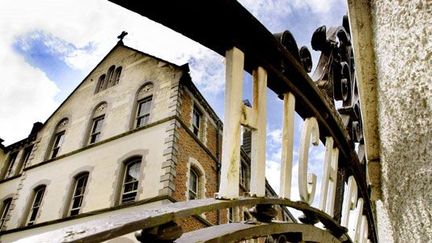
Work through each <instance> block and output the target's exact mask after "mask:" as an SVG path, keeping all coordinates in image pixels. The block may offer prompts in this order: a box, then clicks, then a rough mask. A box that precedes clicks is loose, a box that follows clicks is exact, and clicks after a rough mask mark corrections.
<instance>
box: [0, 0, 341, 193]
mask: <svg viewBox="0 0 432 243" xmlns="http://www.w3.org/2000/svg"><path fill="white" fill-rule="evenodd" d="M36 2H37V3H36ZM240 2H241V3H242V4H243V5H244V6H245V7H246V8H247V9H248V10H249V11H250V12H252V13H253V14H254V15H255V16H256V17H257V18H258V19H259V20H260V21H261V22H262V23H263V24H264V25H265V26H266V27H267V28H268V29H269V30H270V31H271V32H281V31H283V30H290V31H291V32H292V33H293V35H294V37H295V38H296V40H297V44H298V46H299V47H300V46H302V45H306V46H308V47H309V49H310V50H311V48H310V38H311V36H312V33H313V31H314V30H315V29H316V28H318V27H319V26H321V25H327V26H336V25H340V24H341V21H342V16H343V15H344V14H346V3H345V1H343V0H327V1H324V0H322V1H321V0H309V1H308V0H292V1H283V0H241V1H240ZM123 30H126V31H127V32H129V35H128V36H127V37H126V38H125V40H124V42H125V44H126V45H128V46H131V47H133V48H136V49H139V50H141V51H143V52H146V53H149V54H151V55H154V56H158V57H160V58H162V59H165V60H167V61H170V62H173V63H176V64H179V65H181V64H184V63H186V62H188V63H189V64H190V67H191V76H192V78H193V80H194V82H195V84H196V85H197V86H198V88H199V89H200V91H201V92H202V93H203V95H204V97H205V98H206V99H207V100H208V102H209V103H210V105H211V106H212V107H213V108H214V110H215V111H216V112H217V114H218V115H219V116H220V117H221V118H222V117H223V95H224V87H223V83H224V65H223V58H222V57H220V56H218V55H217V54H216V53H214V52H213V51H211V50H208V49H207V48H204V47H203V46H201V45H200V44H198V43H196V42H194V41H192V40H189V39H187V38H185V37H184V36H182V35H180V34H178V33H175V32H173V31H171V30H169V29H167V28H165V27H163V26H161V25H160V24H157V23H154V22H152V21H150V20H148V19H146V18H144V17H142V16H139V15H137V14H134V13H132V12H129V11H127V10H125V9H122V8H121V7H119V6H117V5H115V4H112V3H110V2H108V1H102V0H97V1H84V0H80V1H66V0H65V1H60V0H58V1H53V0H50V1H48V0H42V1H31V0H28V1H25V0H15V1H10V0H4V1H1V3H0V35H2V38H1V40H0V47H1V49H2V50H3V51H2V52H1V53H0V64H1V65H0V66H1V67H2V68H1V71H2V73H3V74H4V75H3V79H1V80H0V84H1V86H2V87H3V88H2V89H1V90H0V103H1V104H2V105H1V106H0V138H3V139H4V140H5V142H4V144H6V145H7V144H11V143H13V142H16V141H18V140H20V139H22V138H24V137H26V136H27V135H28V133H29V132H30V129H31V127H32V124H33V122H36V121H42V122H44V121H45V120H46V119H47V118H48V117H49V116H50V114H51V113H52V112H53V111H54V110H55V109H56V108H57V106H58V105H59V104H60V103H61V102H62V101H63V100H64V99H65V98H66V97H67V96H68V95H69V94H70V92H71V91H72V90H73V89H74V88H75V87H76V86H77V85H78V84H79V83H80V82H81V81H82V79H83V78H84V77H85V76H86V75H87V74H88V72H89V71H90V70H91V69H92V68H93V67H94V66H95V65H96V64H97V63H98V62H99V61H100V60H101V59H102V58H103V56H105V55H106V54H107V53H108V51H109V50H110V49H111V48H112V47H113V46H114V45H115V43H116V42H117V39H116V36H117V35H118V34H119V33H120V32H121V31H123ZM311 52H312V54H313V63H314V65H315V64H316V63H317V61H318V55H319V53H316V52H314V51H312V50H311ZM250 94H251V85H250V76H249V75H246V77H245V89H244V98H245V99H250ZM281 122H282V102H281V101H280V100H279V99H278V98H277V97H276V96H275V95H274V94H273V93H272V92H270V91H269V92H268V128H267V132H268V138H267V139H268V141H267V175H268V177H269V181H270V182H271V184H272V185H273V186H274V187H275V189H276V190H277V191H278V187H279V186H278V180H279V161H280V153H281V151H280V145H281V139H280V137H281ZM301 122H302V120H301V119H300V118H299V117H298V116H297V117H296V135H295V140H296V142H295V149H294V150H295V151H298V137H299V134H300V128H301ZM294 155H295V158H294V161H295V164H297V163H296V160H297V156H296V152H295V154H294ZM322 160H323V146H322V145H320V147H319V148H313V149H311V155H310V163H309V171H311V172H314V173H316V174H318V176H320V175H321V172H320V171H321V169H322ZM295 170H296V165H295V166H294V172H295V173H296V171H295ZM319 180H320V178H318V181H319ZM296 184H297V183H296V176H295V175H294V178H293V185H294V186H295V185H296ZM318 188H319V187H318ZM293 191H297V190H293ZM317 191H319V190H318V189H317ZM318 193H319V192H318ZM316 198H317V197H316Z"/></svg>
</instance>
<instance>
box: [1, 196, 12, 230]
mask: <svg viewBox="0 0 432 243" xmlns="http://www.w3.org/2000/svg"><path fill="white" fill-rule="evenodd" d="M11 204H12V197H9V198H6V199H4V200H3V203H2V210H1V214H0V230H2V229H3V226H5V222H6V219H7V216H8V213H9V210H10V206H11Z"/></svg>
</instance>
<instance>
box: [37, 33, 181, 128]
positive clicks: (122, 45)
mask: <svg viewBox="0 0 432 243" xmlns="http://www.w3.org/2000/svg"><path fill="white" fill-rule="evenodd" d="M119 47H123V48H127V49H129V50H132V51H135V52H137V53H140V54H143V55H146V56H149V57H152V58H154V59H156V60H158V61H162V62H166V63H168V64H170V65H173V66H175V67H177V68H182V67H181V66H178V65H177V64H174V63H171V62H168V61H166V60H163V59H161V58H158V57H155V56H153V55H150V54H148V53H145V52H142V51H139V50H137V49H134V48H132V47H129V46H126V45H124V44H123V42H122V41H119V42H117V44H116V45H115V46H114V47H113V48H112V49H111V50H110V51H109V52H108V53H107V54H106V55H105V56H104V57H103V58H102V60H101V61H100V62H99V63H98V64H97V65H96V66H95V67H94V68H93V69H92V70H91V71H90V72H89V73H88V74H87V76H85V77H84V78H83V80H82V81H81V83H80V84H79V85H78V86H77V87H76V88H75V89H74V90H73V91H72V92H71V93H70V94H69V95H68V97H66V99H65V100H64V101H63V102H62V103H61V104H60V105H59V106H58V107H57V109H56V110H55V111H54V112H53V113H52V114H51V115H50V116H49V117H48V119H46V121H45V122H44V123H43V124H44V125H45V124H47V122H48V121H49V120H50V119H51V118H52V117H53V115H54V114H55V113H56V112H57V111H58V110H59V109H60V107H62V106H63V104H65V103H66V101H68V100H69V98H70V97H72V95H73V94H74V93H75V92H76V91H77V90H78V89H79V87H81V85H83V83H84V81H85V80H86V79H87V78H88V77H89V76H90V75H91V74H92V73H93V72H94V71H95V70H96V69H97V68H98V67H99V66H100V65H101V64H102V63H103V62H104V61H105V60H106V59H107V58H108V57H109V56H110V54H111V53H113V52H114V51H115V50H116V49H117V48H119Z"/></svg>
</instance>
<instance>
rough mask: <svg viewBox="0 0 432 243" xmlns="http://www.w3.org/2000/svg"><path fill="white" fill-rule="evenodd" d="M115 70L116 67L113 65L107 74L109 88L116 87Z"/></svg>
mask: <svg viewBox="0 0 432 243" xmlns="http://www.w3.org/2000/svg"><path fill="white" fill-rule="evenodd" d="M114 69H115V66H114V65H112V66H111V67H110V68H109V69H108V72H107V83H108V84H107V88H109V87H111V86H113V85H114Z"/></svg>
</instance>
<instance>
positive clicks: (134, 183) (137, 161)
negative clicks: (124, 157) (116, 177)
mask: <svg viewBox="0 0 432 243" xmlns="http://www.w3.org/2000/svg"><path fill="white" fill-rule="evenodd" d="M135 164H138V168H139V174H138V176H137V177H138V178H133V176H131V177H132V180H131V181H126V179H127V175H128V174H129V171H130V168H131V167H132V166H133V165H135ZM141 164H142V158H141V157H136V158H132V159H130V160H128V161H127V162H126V163H124V172H123V177H122V183H121V190H120V198H119V204H120V205H123V204H128V203H133V202H135V201H136V199H137V196H138V189H139V179H140V176H141ZM127 185H132V187H133V188H134V189H132V190H129V191H125V188H126V186H127ZM132 194H135V195H134V197H133V199H132V200H131V199H129V198H126V197H125V196H129V195H132Z"/></svg>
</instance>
